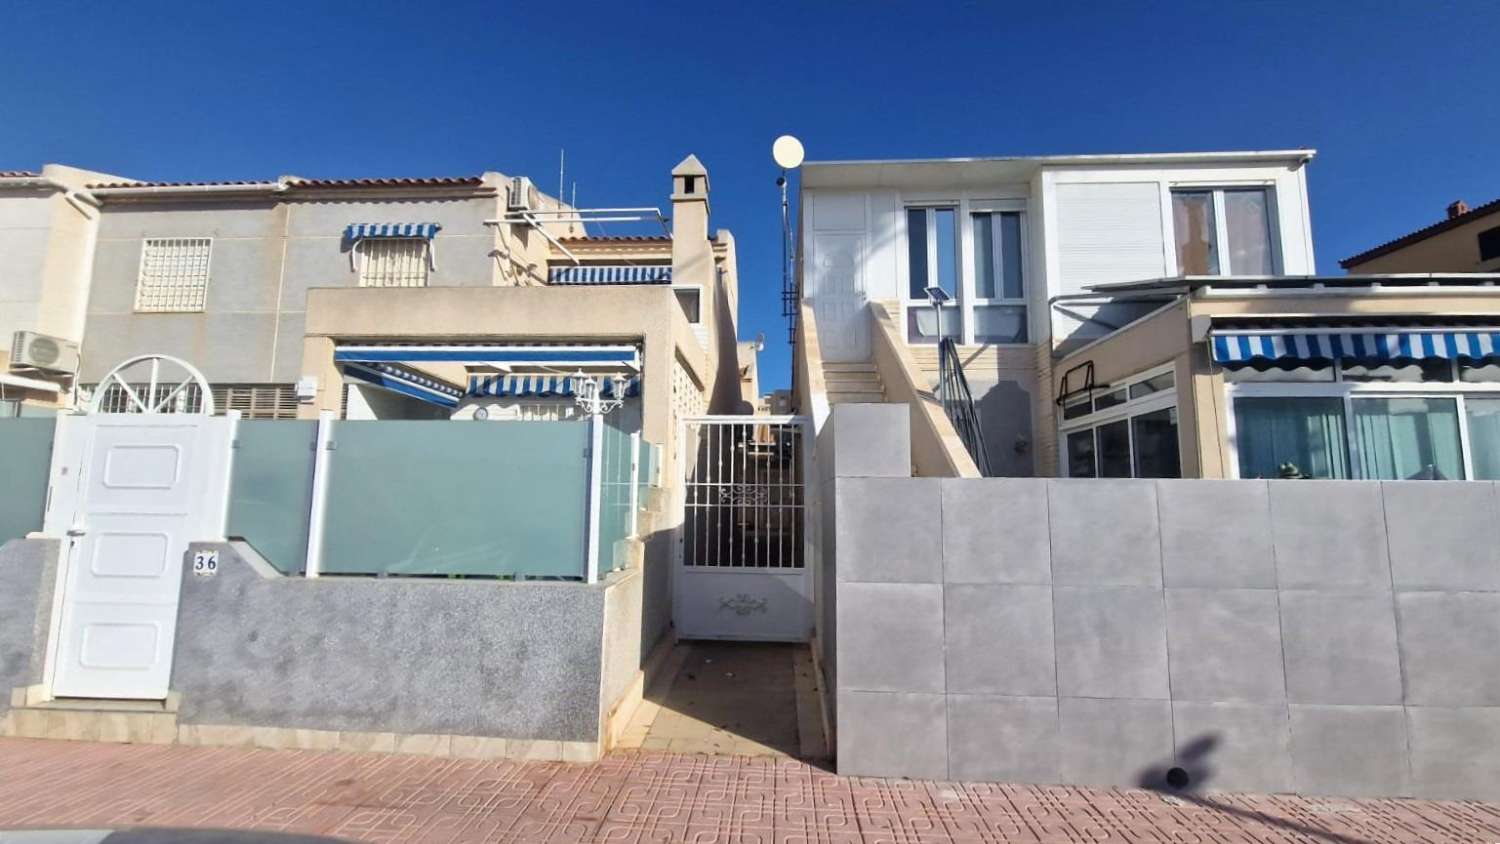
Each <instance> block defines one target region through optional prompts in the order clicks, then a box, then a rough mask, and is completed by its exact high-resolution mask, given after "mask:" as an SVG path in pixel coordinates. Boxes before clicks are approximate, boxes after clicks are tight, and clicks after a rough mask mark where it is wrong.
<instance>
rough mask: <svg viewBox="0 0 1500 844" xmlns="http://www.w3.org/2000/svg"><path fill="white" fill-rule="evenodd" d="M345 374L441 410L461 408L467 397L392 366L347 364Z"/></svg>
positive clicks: (440, 382)
mask: <svg viewBox="0 0 1500 844" xmlns="http://www.w3.org/2000/svg"><path fill="white" fill-rule="evenodd" d="M344 375H345V376H347V377H350V378H354V379H356V380H359V381H364V382H366V383H369V384H374V385H375V386H377V387H383V388H385V389H387V390H391V391H392V392H396V393H401V394H402V395H405V396H411V397H412V398H414V399H418V400H420V401H424V402H427V403H428V404H435V405H438V406H440V407H458V400H459V399H461V398H463V396H464V391H463V390H461V389H459V388H458V387H455V386H453V385H452V384H449V383H448V382H447V381H443V380H440V379H438V378H433V377H432V376H430V375H424V374H423V373H421V372H417V371H416V370H413V369H410V368H408V367H404V366H393V365H391V364H388V363H346V364H345V365H344Z"/></svg>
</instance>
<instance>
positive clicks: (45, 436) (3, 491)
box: [0, 417, 57, 545]
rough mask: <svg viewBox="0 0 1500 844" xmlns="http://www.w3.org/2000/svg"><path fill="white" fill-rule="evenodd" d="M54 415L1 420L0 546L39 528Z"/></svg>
mask: <svg viewBox="0 0 1500 844" xmlns="http://www.w3.org/2000/svg"><path fill="white" fill-rule="evenodd" d="M56 429H57V420H56V418H52V417H49V418H29V419H0V478H3V479H4V481H3V487H0V545H3V544H4V543H6V542H9V541H10V540H12V539H19V538H21V537H23V536H25V535H26V534H28V533H31V532H32V531H35V530H41V529H42V515H43V512H44V511H45V510H46V509H47V473H48V472H49V471H50V469H51V466H52V434H53V432H54V431H55V430H56Z"/></svg>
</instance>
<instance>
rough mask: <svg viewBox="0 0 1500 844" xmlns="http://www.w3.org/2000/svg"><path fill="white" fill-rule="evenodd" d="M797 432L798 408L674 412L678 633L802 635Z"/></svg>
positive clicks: (802, 432) (806, 603)
mask: <svg viewBox="0 0 1500 844" xmlns="http://www.w3.org/2000/svg"><path fill="white" fill-rule="evenodd" d="M806 431H807V422H806V420H805V419H804V418H803V417H797V416H706V417H698V418H693V419H687V420H684V421H683V423H682V428H681V430H679V432H678V441H679V443H680V447H681V449H682V452H681V454H680V455H679V460H678V465H679V466H681V467H682V472H683V496H684V497H683V513H682V527H681V529H680V531H679V534H678V537H677V553H678V561H679V565H678V567H677V572H676V574H677V576H676V585H675V595H674V602H673V616H674V621H675V622H676V625H677V631H678V635H679V636H681V637H683V638H688V639H741V640H753V641H783V642H804V641H807V640H808V639H809V638H810V636H811V632H812V580H811V577H810V576H809V571H810V569H809V565H808V560H809V558H810V557H811V546H810V542H809V537H808V530H807V521H806V517H807V496H806V478H807V474H808V466H807V464H808V449H807V442H806Z"/></svg>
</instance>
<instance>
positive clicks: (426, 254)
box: [349, 237, 437, 288]
mask: <svg viewBox="0 0 1500 844" xmlns="http://www.w3.org/2000/svg"><path fill="white" fill-rule="evenodd" d="M412 242H417V243H420V244H421V246H422V257H421V262H420V263H421V266H422V283H421V284H367V283H366V273H367V272H368V268H369V266H370V257H371V256H370V254H369V253H368V252H367V251H366V250H367V249H370V248H373V247H370V246H368V245H367V244H382V245H385V244H390V243H412ZM349 252H350V254H349V268H350V269H351V270H353V271H354V273H355V276H356V283H357V284H358V285H359V286H360V287H408V288H416V287H427V286H428V283H429V282H430V281H431V280H432V272H433V270H436V269H437V256H436V252H435V251H434V250H433V248H432V240H431V238H426V237H362V238H359V239H358V240H356V241H354V244H353V246H351V247H350V249H349Z"/></svg>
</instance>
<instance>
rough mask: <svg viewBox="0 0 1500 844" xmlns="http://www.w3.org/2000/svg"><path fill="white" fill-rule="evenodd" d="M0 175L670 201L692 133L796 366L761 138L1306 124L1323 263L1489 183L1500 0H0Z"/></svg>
mask: <svg viewBox="0 0 1500 844" xmlns="http://www.w3.org/2000/svg"><path fill="white" fill-rule="evenodd" d="M6 18H7V24H6V29H7V30H8V32H9V37H7V38H6V39H5V41H6V43H5V46H4V48H3V49H0V83H3V84H0V169H11V168H33V167H37V166H39V165H41V164H42V163H44V162H62V163H68V164H76V165H79V166H85V167H90V168H93V169H99V170H105V171H108V172H114V173H118V174H122V175H128V176H132V177H139V178H155V179H240V178H262V177H274V176H276V175H279V174H283V173H295V174H298V175H302V176H309V177H316V176H343V177H355V176H413V175H452V174H468V173H475V172H479V171H481V170H485V169H496V170H501V171H503V172H507V173H516V174H528V175H531V176H532V177H533V178H534V179H536V181H537V182H538V183H539V184H540V185H541V186H542V187H543V189H544V190H549V191H552V190H555V189H556V184H557V155H558V150H559V149H560V148H566V150H567V157H568V173H569V181H570V182H571V181H573V180H576V181H577V183H578V199H579V202H580V204H584V205H594V206H606V205H637V204H647V205H656V204H660V205H664V204H666V195H667V192H668V184H667V181H666V172H667V170H668V169H669V168H670V167H671V166H672V165H673V164H675V163H676V162H677V161H678V160H680V159H681V158H682V157H683V156H684V155H685V154H687V153H688V152H694V153H697V155H698V156H699V157H700V158H701V159H702V160H703V162H704V163H705V165H707V167H708V168H709V172H710V174H711V180H712V189H713V194H712V203H713V213H714V219H713V224H714V225H715V226H720V227H728V228H729V229H731V230H732V231H734V233H735V235H736V238H737V240H738V243H739V247H740V279H741V281H740V284H741V306H740V307H741V329H740V330H741V335H742V336H743V337H746V338H749V337H753V336H755V334H756V332H758V331H764V332H765V333H766V337H767V349H766V354H765V356H764V357H763V359H762V367H761V371H762V379H763V381H762V384H763V386H764V387H766V388H768V389H769V388H772V387H777V386H784V385H785V384H786V381H787V367H788V363H787V361H788V356H787V347H786V343H785V336H786V332H785V326H784V324H783V323H782V321H781V317H780V305H779V300H778V298H777V291H778V287H779V284H780V279H779V274H778V273H779V270H778V265H777V263H778V257H779V240H778V238H779V236H780V233H779V225H778V219H777V208H776V201H777V196H776V190H775V186H774V183H773V181H774V178H775V176H776V172H775V169H774V166H773V165H772V163H771V161H770V153H769V147H770V143H771V140H772V139H773V138H774V137H775V136H776V135H778V134H780V133H783V132H791V133H794V134H796V135H798V136H800V137H801V138H802V139H803V141H804V142H805V144H806V146H807V150H808V156H809V158H810V159H814V160H816V159H850V158H911V157H941V156H970V155H1008V154H1019V155H1024V154H1043V153H1104V152H1164V151H1178V150H1215V149H1266V148H1283V147H1294V146H1311V147H1315V148H1316V149H1318V151H1319V156H1318V158H1317V160H1316V161H1314V162H1313V163H1312V165H1311V169H1310V171H1309V174H1310V182H1311V192H1312V209H1313V235H1314V239H1315V247H1316V250H1317V256H1318V267H1319V270H1320V271H1323V272H1330V273H1333V272H1339V270H1338V265H1337V262H1338V259H1340V258H1343V257H1347V256H1348V255H1350V254H1353V253H1355V252H1358V251H1361V250H1362V249H1364V248H1367V247H1369V246H1372V245H1374V244H1376V243H1379V242H1381V241H1383V240H1386V239H1388V238H1390V237H1394V236H1397V235H1399V234H1402V233H1405V232H1406V231H1409V230H1411V229H1413V228H1416V227H1418V226H1421V225H1425V224H1427V223H1430V222H1434V221H1436V220H1437V219H1439V218H1440V217H1441V215H1442V214H1443V207H1444V206H1445V205H1446V204H1447V203H1448V202H1450V201H1452V200H1453V199H1456V198H1459V197H1463V198H1465V199H1467V200H1468V201H1469V203H1470V204H1478V203H1480V202H1484V201H1488V200H1491V199H1494V198H1496V197H1500V166H1497V156H1496V154H1495V151H1496V140H1495V139H1496V137H1500V96H1497V95H1496V93H1495V91H1496V86H1497V83H1500V50H1497V36H1500V4H1496V3H1479V2H1472V3H1419V2H1411V3H1386V2H1364V3H1354V2H1349V3H1340V4H1317V3H1302V2H1257V3H1241V4H1230V3H1225V4H1209V3H1180V4H1174V3H1059V4H1001V3H962V4H957V3H955V4H947V3H942V2H924V3H916V4H909V5H907V4H894V3H869V2H863V3H825V4H810V3H792V4H775V3H740V4H713V3H702V2H698V3H681V4H677V3H667V2H660V3H657V2H653V3H642V4H621V3H608V4H599V5H597V6H596V5H592V4H588V3H570V4H553V3H546V2H531V3H510V2H490V3H467V2H460V3H410V2H407V3H399V4H398V3H390V4H383V3H379V2H374V0H365V2H360V3H354V2H344V3H323V2H304V3H278V2H259V3H249V4H228V3H215V2H196V3H152V2H144V0H143V1H142V2H135V3H111V4H102V3H101V4H78V3H70V2H45V3H20V2H13V3H10V4H7V6H6Z"/></svg>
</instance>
